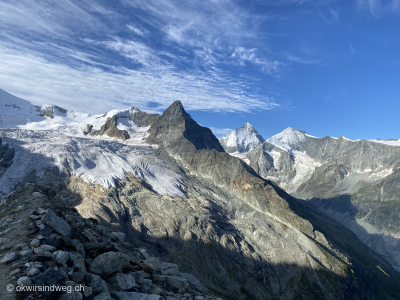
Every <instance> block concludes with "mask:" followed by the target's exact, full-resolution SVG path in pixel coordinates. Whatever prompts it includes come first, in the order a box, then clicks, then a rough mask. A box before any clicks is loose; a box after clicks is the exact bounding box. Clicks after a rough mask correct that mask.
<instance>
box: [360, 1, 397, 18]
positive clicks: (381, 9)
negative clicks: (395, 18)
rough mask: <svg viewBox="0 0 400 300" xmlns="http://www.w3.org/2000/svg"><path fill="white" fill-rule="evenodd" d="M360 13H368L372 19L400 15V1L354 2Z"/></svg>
mask: <svg viewBox="0 0 400 300" xmlns="http://www.w3.org/2000/svg"><path fill="white" fill-rule="evenodd" d="M356 1H357V7H358V9H359V10H360V11H368V12H369V13H370V14H371V15H372V16H374V17H382V16H383V15H386V14H393V13H396V14H398V13H400V0H356Z"/></svg>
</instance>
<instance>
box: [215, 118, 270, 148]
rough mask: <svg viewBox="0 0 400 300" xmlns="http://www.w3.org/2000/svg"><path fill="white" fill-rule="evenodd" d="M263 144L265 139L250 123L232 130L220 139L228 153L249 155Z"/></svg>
mask: <svg viewBox="0 0 400 300" xmlns="http://www.w3.org/2000/svg"><path fill="white" fill-rule="evenodd" d="M262 142H264V139H263V137H262V136H261V135H260V134H259V133H258V132H257V130H256V129H255V128H254V127H253V125H251V124H250V123H246V124H244V125H243V126H242V127H239V128H236V129H234V130H232V131H231V132H229V133H228V134H227V135H226V136H224V137H222V138H221V139H220V143H221V145H222V147H224V149H225V151H226V152H228V153H235V152H237V153H248V152H250V151H251V150H253V149H254V148H255V147H257V146H258V145H260V144H261V143H262Z"/></svg>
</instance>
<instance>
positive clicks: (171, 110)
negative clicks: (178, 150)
mask: <svg viewBox="0 0 400 300" xmlns="http://www.w3.org/2000/svg"><path fill="white" fill-rule="evenodd" d="M180 139H186V140H188V141H190V142H191V143H193V145H194V146H195V147H196V149H215V150H216V151H218V152H224V149H223V148H222V146H221V144H220V143H219V141H218V139H217V138H216V137H215V136H214V135H213V133H212V132H211V130H210V129H208V128H206V127H201V126H200V125H198V124H197V123H196V122H195V121H194V120H193V119H192V117H191V116H190V115H189V114H188V113H187V112H186V111H185V109H184V108H183V106H182V103H181V102H180V101H175V102H174V103H172V104H171V106H170V107H168V109H167V110H166V111H165V112H164V113H163V114H162V115H161V117H160V118H157V119H156V120H155V121H154V122H153V123H152V124H151V127H150V129H149V136H148V138H147V142H149V143H156V144H157V143H160V144H163V145H164V146H167V147H168V146H169V145H171V144H173V143H174V142H176V141H177V140H180Z"/></svg>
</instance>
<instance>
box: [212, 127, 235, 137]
mask: <svg viewBox="0 0 400 300" xmlns="http://www.w3.org/2000/svg"><path fill="white" fill-rule="evenodd" d="M209 128H210V129H211V131H212V132H213V133H214V135H215V136H216V137H217V138H218V139H220V138H221V137H223V136H225V135H227V134H228V133H229V132H231V131H232V130H233V129H232V128H216V127H209Z"/></svg>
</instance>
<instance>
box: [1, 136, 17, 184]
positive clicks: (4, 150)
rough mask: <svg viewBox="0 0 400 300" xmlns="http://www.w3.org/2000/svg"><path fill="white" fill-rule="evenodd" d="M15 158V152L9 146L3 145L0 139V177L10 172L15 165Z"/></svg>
mask: <svg viewBox="0 0 400 300" xmlns="http://www.w3.org/2000/svg"><path fill="white" fill-rule="evenodd" d="M14 156H15V150H14V149H10V148H9V147H8V145H7V144H6V145H3V141H2V140H1V138H0V177H1V176H3V174H4V173H5V172H6V171H7V170H8V168H9V167H10V166H11V164H12V163H13V159H14Z"/></svg>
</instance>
